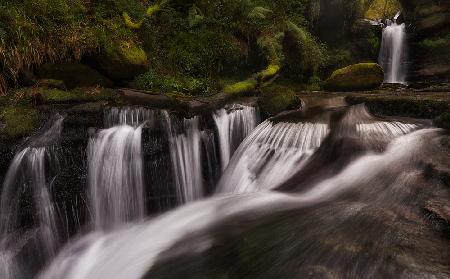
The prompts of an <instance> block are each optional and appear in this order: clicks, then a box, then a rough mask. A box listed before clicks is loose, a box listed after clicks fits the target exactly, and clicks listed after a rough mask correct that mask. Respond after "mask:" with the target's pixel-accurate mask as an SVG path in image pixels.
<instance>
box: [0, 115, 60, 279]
mask: <svg viewBox="0 0 450 279" xmlns="http://www.w3.org/2000/svg"><path fill="white" fill-rule="evenodd" d="M63 120H64V118H63V117H61V116H60V115H57V116H55V117H54V119H52V120H51V121H50V122H51V123H48V124H47V125H46V127H44V132H43V133H42V134H39V135H36V136H35V137H32V138H30V139H29V140H28V141H27V142H26V143H25V144H24V146H25V147H24V148H23V149H22V150H21V151H19V152H18V153H17V154H16V155H15V157H14V159H13V161H12V163H11V165H10V167H9V169H8V172H7V174H6V177H5V181H4V182H3V187H2V194H1V204H0V220H1V223H0V277H1V278H16V277H19V275H20V273H21V272H22V270H21V268H20V267H19V263H18V261H19V259H18V258H17V255H18V254H19V253H20V251H21V250H22V249H23V247H24V246H25V245H26V244H27V243H28V242H29V241H35V242H36V244H35V245H37V247H38V249H37V250H36V251H35V253H36V255H39V257H41V259H40V260H38V261H45V260H46V259H48V258H51V257H52V256H54V255H55V253H56V252H57V249H58V246H59V245H60V239H59V238H60V235H59V227H58V220H57V219H58V216H57V213H56V209H55V204H54V203H53V200H52V182H53V177H52V175H54V173H56V172H57V170H56V169H57V167H58V158H57V154H56V152H57V148H56V144H57V141H58V138H59V135H60V133H61V130H62V124H63ZM49 166H50V168H53V169H47V168H48V167H49ZM24 197H29V199H30V200H29V202H30V203H31V204H32V207H33V209H32V212H24V211H23V208H21V207H22V206H23V204H21V200H22V199H23V198H24ZM27 214H31V215H32V216H33V217H31V219H32V220H31V221H26V220H28V219H25V218H30V217H29V216H28V217H26V215H27ZM23 222H30V223H31V224H28V225H27V226H26V227H28V228H26V230H28V231H25V232H21V230H23V229H24V226H23ZM28 260H29V259H28Z"/></svg>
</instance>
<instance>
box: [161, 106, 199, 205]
mask: <svg viewBox="0 0 450 279" xmlns="http://www.w3.org/2000/svg"><path fill="white" fill-rule="evenodd" d="M163 116H164V119H165V121H166V124H167V130H168V137H169V144H170V156H171V159H172V168H173V173H174V175H175V186H176V191H177V197H178V201H179V203H180V204H183V203H187V202H191V201H194V200H197V199H199V198H201V197H202V196H203V195H204V190H203V173H202V166H201V135H200V129H199V118H198V117H194V118H191V119H184V120H183V121H182V124H181V126H182V127H181V132H180V131H179V129H178V127H177V124H176V123H175V121H176V120H175V119H172V118H171V116H170V115H169V113H168V112H166V111H164V112H163Z"/></svg>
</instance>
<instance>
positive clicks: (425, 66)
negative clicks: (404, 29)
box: [400, 0, 450, 82]
mask: <svg viewBox="0 0 450 279" xmlns="http://www.w3.org/2000/svg"><path fill="white" fill-rule="evenodd" d="M400 2H401V3H402V6H403V9H404V13H405V18H406V21H407V23H408V25H409V26H410V28H409V29H410V30H409V33H410V34H411V36H410V40H411V43H410V52H411V55H410V59H411V74H412V77H413V78H414V79H416V80H418V81H424V80H427V81H438V82H449V81H450V47H449V46H450V1H449V0H443V1H432V0H414V1H411V0H401V1H400Z"/></svg>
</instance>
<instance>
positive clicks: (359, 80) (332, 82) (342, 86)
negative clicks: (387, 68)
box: [324, 63, 384, 91]
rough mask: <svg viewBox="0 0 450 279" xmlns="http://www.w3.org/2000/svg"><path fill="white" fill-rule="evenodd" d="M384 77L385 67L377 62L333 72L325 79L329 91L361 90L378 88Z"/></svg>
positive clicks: (325, 86)
mask: <svg viewBox="0 0 450 279" xmlns="http://www.w3.org/2000/svg"><path fill="white" fill-rule="evenodd" d="M383 79H384V71H383V68H382V67H381V66H380V65H378V64H376V63H360V64H354V65H350V66H347V67H345V68H342V69H339V70H336V71H334V72H333V74H332V75H331V77H330V78H328V79H327V80H326V81H325V84H324V88H325V90H328V91H361V90H373V89H376V88H378V87H379V86H380V85H381V84H382V83H383Z"/></svg>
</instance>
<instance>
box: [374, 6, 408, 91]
mask: <svg viewBox="0 0 450 279" xmlns="http://www.w3.org/2000/svg"><path fill="white" fill-rule="evenodd" d="M399 15H400V13H397V15H396V16H395V17H394V19H393V21H391V20H388V21H387V26H386V27H384V29H383V39H382V43H381V49H380V55H379V58H378V61H379V63H380V65H381V66H382V67H383V69H384V82H385V83H401V84H405V83H406V73H407V55H406V52H407V48H406V39H407V38H406V26H405V24H404V23H402V24H397V19H398V17H399Z"/></svg>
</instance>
